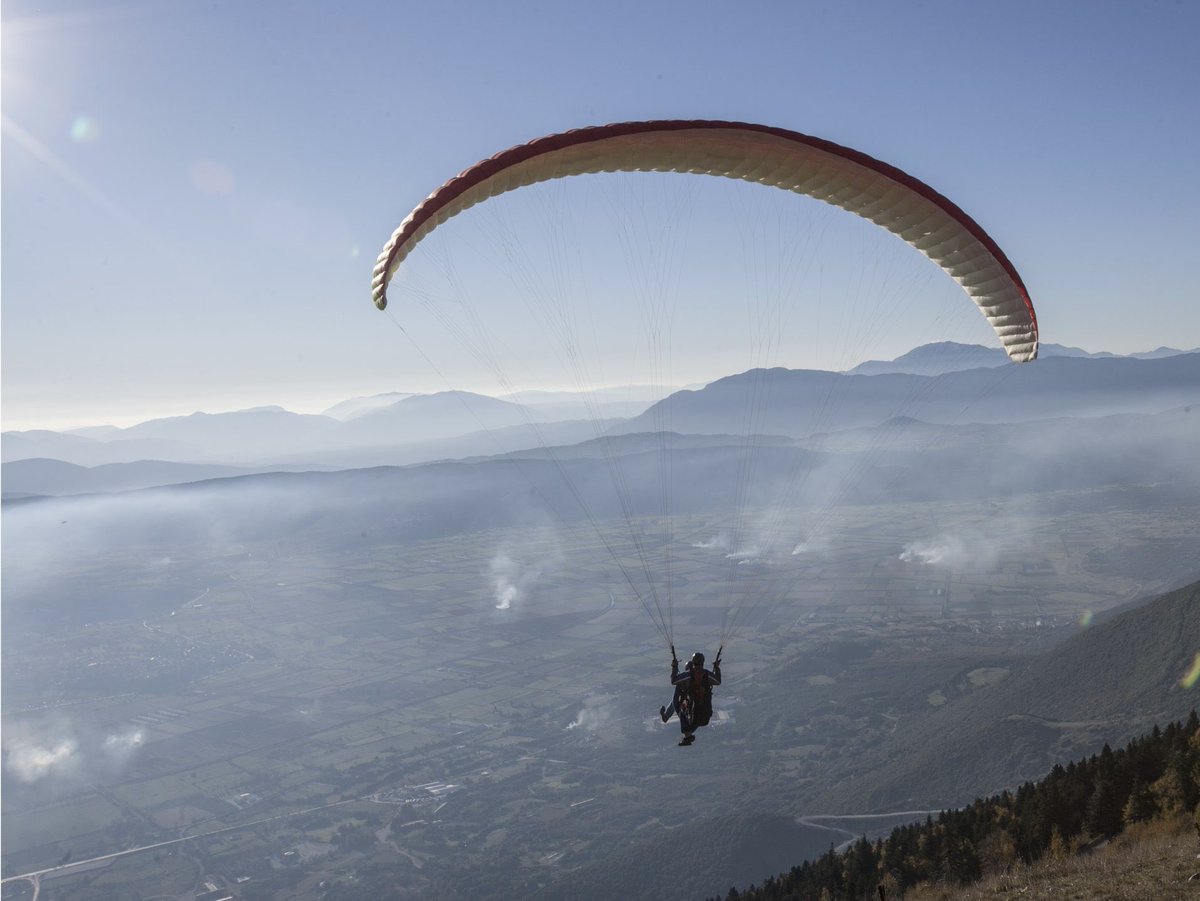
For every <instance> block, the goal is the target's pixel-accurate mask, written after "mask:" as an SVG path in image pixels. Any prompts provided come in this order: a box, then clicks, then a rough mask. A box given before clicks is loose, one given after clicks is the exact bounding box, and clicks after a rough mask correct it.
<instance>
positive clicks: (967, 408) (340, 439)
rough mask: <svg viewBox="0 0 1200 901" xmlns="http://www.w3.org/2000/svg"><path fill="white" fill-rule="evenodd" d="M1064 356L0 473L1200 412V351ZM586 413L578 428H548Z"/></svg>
mask: <svg viewBox="0 0 1200 901" xmlns="http://www.w3.org/2000/svg"><path fill="white" fill-rule="evenodd" d="M1070 350H1071V349H1070V348H1066V349H1064V351H1063V352H1062V353H1061V354H1060V355H1059V356H1053V355H1049V358H1048V359H1044V360H1041V361H1039V362H1037V363H1035V364H1032V365H1024V366H1000V367H994V366H991V365H990V364H982V365H981V360H982V359H983V358H988V357H989V356H990V354H991V351H990V350H989V349H988V348H983V347H978V346H973V345H951V344H940V345H926V346H925V347H923V348H918V349H916V350H914V351H912V352H911V353H909V354H905V355H904V356H903V357H900V358H898V359H897V360H895V361H891V363H890V364H888V365H890V366H892V368H893V370H894V371H887V372H882V371H881V372H879V373H878V374H874V375H863V374H858V373H857V371H851V372H849V373H836V372H826V371H819V370H788V369H770V370H761V369H760V370H751V371H749V372H745V373H741V374H738V375H731V376H728V377H726V378H722V379H718V380H717V381H715V382H713V383H711V384H709V385H706V386H704V387H702V388H699V389H694V390H693V389H686V390H682V391H678V392H675V393H674V394H671V395H670V396H668V397H666V398H664V399H663V400H661V401H659V402H658V403H656V404H654V405H653V406H650V407H649V409H644V410H642V408H643V407H644V405H645V404H646V403H647V401H646V400H645V397H646V396H647V392H645V391H643V390H642V389H637V388H631V389H627V390H626V391H625V393H624V394H622V393H621V389H604V390H603V391H600V392H597V396H596V397H595V398H590V399H588V398H584V397H581V396H580V395H579V394H578V393H569V392H563V393H549V394H542V395H536V393H528V392H527V393H524V394H522V395H516V397H519V398H520V399H521V400H522V401H524V402H522V403H517V402H514V401H513V400H502V399H497V398H492V397H486V396H484V395H479V394H472V393H469V392H460V391H447V392H441V393H438V394H432V395H410V394H389V395H380V396H379V397H377V398H356V399H353V400H351V401H347V402H345V404H342V405H335V407H333V408H330V410H329V411H327V412H326V413H325V414H300V413H292V412H290V411H287V410H284V409H283V408H281V407H261V408H255V409H250V410H240V411H234V412H228V413H193V414H191V415H188V416H175V417H167V418H164V419H156V420H151V421H148V422H144V423H140V424H138V425H134V426H130V427H128V428H115V427H99V428H87V429H79V430H73V431H70V432H54V431H46V430H35V431H24V432H21V431H9V432H5V433H4V435H3V444H2V449H3V459H4V461H5V466H6V467H8V466H9V464H10V463H13V462H16V461H25V460H31V459H46V460H57V461H61V462H64V463H72V464H75V465H76V466H83V467H99V466H104V465H108V464H118V463H137V462H139V461H159V462H165V463H186V464H206V465H214V464H219V465H222V466H232V467H236V468H237V469H238V470H239V471H259V470H263V469H288V468H305V467H307V468H352V467H362V466H377V465H408V464H412V463H419V462H426V461H432V460H438V459H456V458H466V457H474V456H480V455H493V454H498V453H499V454H502V453H511V452H514V451H519V450H521V449H524V448H536V447H539V446H548V445H568V444H575V443H578V442H581V441H587V440H589V439H594V438H597V437H599V436H600V435H602V434H609V435H617V434H627V433H634V432H659V431H664V430H666V431H671V432H676V433H681V434H697V435H742V436H746V435H750V434H754V435H778V436H787V437H791V438H808V437H811V436H814V435H819V434H825V433H831V432H839V431H844V430H847V429H855V428H873V427H877V426H879V425H881V424H882V423H885V422H888V421H900V420H902V419H905V418H907V419H912V420H920V421H925V422H928V423H936V424H943V425H953V424H966V423H1012V422H1024V421H1030V420H1039V419H1048V418H1055V417H1081V416H1083V417H1088V416H1101V415H1106V414H1115V413H1157V412H1161V411H1163V410H1168V409H1172V408H1187V407H1190V406H1191V405H1193V404H1195V403H1197V402H1200V353H1176V352H1171V351H1170V350H1169V349H1165V348H1164V349H1160V350H1159V351H1153V352H1150V353H1148V354H1143V355H1140V356H1141V357H1145V359H1141V358H1139V357H1136V356H1135V357H1115V356H1112V355H1101V354H1093V355H1090V356H1075V355H1071V354H1070V353H1068V351H1070ZM996 353H1000V352H999V351H996ZM1079 353H1083V352H1082V351H1081V352H1079ZM937 361H940V363H938V362H937ZM950 361H957V363H955V365H974V366H976V368H968V369H955V370H953V371H944V372H939V373H938V374H935V375H919V374H912V373H911V372H908V371H905V370H909V369H914V368H925V369H930V367H935V364H937V365H941V366H943V367H944V366H946V365H950ZM867 365H868V364H863V366H864V367H865V366H867ZM878 365H879V366H882V365H884V364H878ZM876 368H878V367H876ZM858 369H863V367H858ZM535 395H536V396H535ZM635 396H640V397H641V398H642V400H640V401H639V400H636V399H635ZM585 407H586V408H588V409H590V412H591V416H590V417H577V418H574V419H559V418H557V417H559V416H561V415H563V414H564V413H577V412H578V411H579V410H580V409H583V408H585ZM618 410H619V411H624V412H626V413H628V412H630V411H638V410H641V412H637V414H636V415H632V416H629V417H627V418H626V417H622V416H617V415H612V414H613V413H614V411H618ZM335 412H336V413H337V416H340V417H341V418H337V417H335V415H333V414H334V413H335ZM25 469H26V470H28V469H29V467H25ZM43 470H45V467H43ZM5 475H6V483H7V480H8V478H16V475H15V470H14V471H12V472H10V471H8V469H6V473H5ZM77 475H78V474H77ZM193 475H194V473H193V472H188V471H186V470H183V469H181V470H179V471H178V472H177V473H176V474H174V475H171V474H168V473H167V471H166V470H165V469H163V468H161V467H160V468H159V470H158V472H157V473H155V474H154V475H153V476H152V477H151V476H150V475H147V476H146V477H144V478H139V477H133V478H131V479H130V480H129V482H128V484H129V485H139V484H140V485H149V484H163V483H164V481H163V480H164V479H165V480H166V482H174V481H184V480H187V479H189V478H191V477H192V476H193ZM111 478H112V473H111V472H106V473H104V474H103V475H102V476H97V479H96V485H95V487H94V489H93V490H111V489H110V488H107V487H104V486H105V485H106V484H108V483H109V481H110V480H111ZM76 481H77V482H78V481H79V480H78V479H77V480H76ZM119 481H120V480H119V479H118V482H119ZM24 490H25V489H20V490H18V489H16V488H14V487H13V486H12V485H11V484H6V489H5V491H6V494H8V495H10V496H11V495H12V494H15V493H21V492H22V491H24ZM59 493H62V492H59Z"/></svg>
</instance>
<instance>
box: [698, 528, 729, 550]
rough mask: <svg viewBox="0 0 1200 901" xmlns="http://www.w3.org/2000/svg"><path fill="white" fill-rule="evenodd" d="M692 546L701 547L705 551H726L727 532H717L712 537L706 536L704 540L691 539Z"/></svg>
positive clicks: (727, 547) (727, 542)
mask: <svg viewBox="0 0 1200 901" xmlns="http://www.w3.org/2000/svg"><path fill="white" fill-rule="evenodd" d="M692 547H698V548H702V549H703V550H706V551H727V550H729V533H728V532H718V533H717V534H716V535H714V536H713V537H712V538H706V539H705V540H704V541H693V542H692Z"/></svg>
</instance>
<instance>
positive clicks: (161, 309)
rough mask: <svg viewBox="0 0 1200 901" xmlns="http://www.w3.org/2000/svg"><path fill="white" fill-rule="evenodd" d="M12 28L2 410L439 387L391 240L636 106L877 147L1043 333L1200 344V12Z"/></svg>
mask: <svg viewBox="0 0 1200 901" xmlns="http://www.w3.org/2000/svg"><path fill="white" fill-rule="evenodd" d="M2 16H3V23H2V38H3V55H2V58H0V67H2V81H0V85H2V90H3V106H2V112H3V155H2V159H0V166H2V177H3V220H2V223H0V225H2V229H3V260H2V265H3V270H2V278H3V285H2V287H3V294H2V314H3V323H2V324H3V411H2V415H3V426H4V428H5V429H22V428H36V427H45V428H65V427H71V426H82V425H92V424H99V423H112V424H119V425H127V424H131V423H133V422H136V421H140V420H143V419H147V418H151V417H153V416H161V415H171V414H183V413H189V412H192V411H194V410H207V411H210V412H216V411H220V410H229V409H237V408H241V407H247V406H254V405H259V404H269V403H277V404H281V405H283V406H285V407H287V408H288V409H292V410H297V411H305V412H308V411H318V410H321V409H323V408H324V407H326V406H328V405H330V404H332V403H334V402H336V401H338V400H341V399H343V398H346V397H350V396H353V395H359V394H372V393H379V392H384V391H393V390H396V391H403V390H436V389H438V388H440V387H444V384H439V383H438V382H437V381H436V380H432V379H431V377H430V374H429V370H428V367H427V366H426V365H424V363H423V361H422V360H420V359H418V358H416V357H415V356H414V354H413V353H412V352H411V350H410V349H409V347H408V346H407V345H405V344H404V343H403V342H402V341H399V340H398V331H397V330H396V329H395V328H394V327H393V326H392V324H391V323H389V322H388V321H387V318H386V317H385V316H383V315H382V314H379V313H378V312H377V311H375V309H374V308H373V307H372V305H371V303H370V300H369V282H370V270H371V266H372V264H373V261H374V258H375V256H376V254H377V253H378V250H379V248H380V246H381V245H382V243H383V241H384V240H385V239H386V237H387V236H388V234H390V232H391V231H392V229H393V228H394V227H395V226H396V225H397V223H398V222H399V221H400V219H401V218H403V216H404V214H405V213H407V211H408V210H409V209H410V208H411V207H412V206H413V205H415V204H416V203H417V202H418V201H419V200H420V199H421V198H422V197H423V196H424V195H425V194H427V193H428V192H429V191H430V190H431V189H432V188H433V187H434V186H436V185H438V184H440V183H441V182H443V181H444V180H445V179H446V178H448V177H449V176H451V175H453V174H455V173H457V172H458V171H459V170H460V169H462V168H465V167H466V166H467V165H470V164H471V163H473V162H475V161H476V160H477V159H479V158H481V157H483V156H487V155H490V154H491V153H494V152H496V151H498V150H501V149H503V148H505V147H508V146H510V145H512V144H515V143H519V142H522V141H526V140H529V139H531V138H533V137H537V136H539V135H542V134H546V133H549V132H554V131H561V130H564V129H567V128H572V127H577V126H582V125H588V124H598V123H604V122H612V121H623V120H633V119H649V118H711V119H737V120H745V121H753V122H763V123H768V124H772V125H778V126H782V127H786V128H791V129H794V130H797V131H802V132H805V133H808V134H813V135H818V136H821V137H824V138H828V139H830V140H833V141H836V142H838V143H842V144H846V145H849V146H851V147H855V148H857V149H860V150H863V151H864V152H867V153H869V154H871V155H873V156H876V157H878V158H881V159H884V160H886V161H888V162H890V163H893V164H894V165H897V166H899V167H901V168H902V169H905V170H907V171H909V172H911V173H912V174H914V175H916V176H917V177H918V178H921V179H923V180H925V181H927V182H929V183H931V184H932V185H934V186H935V187H936V188H938V189H939V190H940V191H942V192H943V193H944V194H946V195H947V196H948V197H950V198H951V199H952V200H954V201H956V202H957V203H959V204H960V205H961V206H963V207H964V208H965V209H966V210H967V211H968V212H969V213H970V214H971V215H972V216H974V218H976V219H977V220H978V221H979V222H980V223H981V224H983V226H984V227H985V228H986V229H987V230H988V231H989V232H990V233H991V234H992V235H993V236H994V237H995V238H996V239H997V241H998V242H999V243H1000V245H1001V246H1002V247H1003V248H1004V249H1005V250H1006V252H1007V253H1008V255H1009V257H1010V258H1011V259H1012V260H1013V262H1014V263H1015V265H1016V266H1017V268H1018V269H1019V270H1020V272H1021V274H1022V276H1023V277H1024V280H1025V281H1026V283H1027V284H1028V286H1029V288H1030V291H1031V293H1032V295H1033V298H1034V302H1035V304H1036V305H1037V306H1038V310H1039V317H1040V321H1041V328H1042V338H1043V340H1044V341H1051V342H1057V343H1063V344H1071V345H1078V346H1082V347H1084V348H1086V349H1089V350H1111V351H1115V352H1119V353H1124V352H1133V351H1138V350H1148V349H1151V348H1154V347H1157V346H1160V345H1164V344H1165V345H1171V346H1175V347H1187V348H1190V347H1195V346H1200V303H1197V301H1198V300H1200V297H1198V296H1197V295H1198V292H1197V288H1196V285H1197V282H1196V278H1195V274H1194V273H1195V268H1196V263H1197V253H1198V251H1197V247H1198V246H1200V240H1198V239H1200V165H1198V164H1197V159H1198V156H1197V154H1198V153H1200V151H1198V148H1200V99H1198V98H1200V4H1197V3H1192V2H1175V3H1172V2H1158V3H1139V2H1132V0H1131V2H1120V3H1105V2H1096V0H1082V2H1045V0H1039V2H1028V3H1023V2H1007V3H989V4H984V3H966V2H920V3H918V2H909V3H906V2H879V3H853V2H829V3H809V2H799V0H795V2H775V3H761V2H760V3H755V2H745V3H737V4H733V3H708V2H700V0H687V2H670V0H663V2H647V0H637V2H596V3H571V2H561V3H553V2H538V3H535V2H522V0H510V2H504V3H485V2H471V3H465V2H437V3H433V2H422V3H408V2H378V3H376V2H355V0H342V2H324V0H296V2H279V0H254V2H243V0H215V2H214V0H204V2H199V0H196V2H190V0H160V2H155V0H149V2H137V0H135V2H106V0H86V2H83V0H80V2H67V0H63V2H30V0H5V2H4V4H3V8H2ZM841 215H843V216H844V215H845V214H841ZM893 240H894V239H893ZM464 265H466V264H464ZM467 268H469V266H467ZM904 349H906V348H903V347H900V348H897V352H900V351H902V350H904ZM441 359H442V362H441V364H440V365H441V366H442V368H443V369H446V368H449V369H450V370H453V369H454V368H455V366H456V358H455V357H454V355H453V353H449V354H448V355H446V356H444V357H442V358H441ZM794 362H796V363H797V364H798V365H800V364H803V363H805V361H803V360H797V361H794ZM677 363H679V364H680V366H679V371H680V372H681V373H682V374H683V375H684V376H685V377H686V376H688V375H690V374H691V373H692V371H693V369H691V368H689V365H688V364H689V361H687V360H682V361H677ZM463 366H464V369H466V368H468V364H467V363H465V362H464V363H463ZM695 371H699V370H698V369H696V370H695ZM467 381H468V382H469V381H470V380H469V379H468V380H467Z"/></svg>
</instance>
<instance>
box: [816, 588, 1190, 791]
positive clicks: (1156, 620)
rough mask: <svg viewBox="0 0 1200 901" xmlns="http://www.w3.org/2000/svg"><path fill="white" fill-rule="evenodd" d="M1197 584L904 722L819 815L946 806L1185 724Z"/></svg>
mask: <svg viewBox="0 0 1200 901" xmlns="http://www.w3.org/2000/svg"><path fill="white" fill-rule="evenodd" d="M1198 636H1200V582H1197V583H1193V584H1191V585H1188V586H1187V587H1186V588H1181V589H1179V590H1177V591H1173V592H1170V593H1169V594H1165V595H1163V596H1161V597H1159V598H1156V599H1154V600H1152V601H1150V602H1149V603H1146V604H1143V605H1140V606H1136V607H1134V608H1133V609H1130V610H1127V611H1125V612H1124V613H1121V614H1118V615H1116V616H1113V617H1112V618H1110V619H1108V620H1107V621H1105V622H1101V623H1099V624H1097V625H1093V626H1092V627H1091V628H1089V629H1086V630H1084V631H1082V632H1080V633H1079V634H1078V635H1076V636H1075V637H1074V638H1072V639H1070V640H1068V641H1066V642H1064V643H1063V644H1062V645H1059V646H1058V647H1055V648H1054V649H1052V650H1051V651H1049V652H1047V653H1045V654H1042V655H1040V656H1038V657H1036V658H1034V659H1033V660H1031V661H1030V662H1029V663H1028V664H1027V665H1025V666H1024V667H1022V668H1021V669H1020V670H1019V671H1017V672H1016V673H1014V674H1013V675H1012V676H1010V677H1008V678H1006V679H1004V680H1002V681H1001V682H999V683H996V684H995V685H992V686H989V687H988V688H986V689H984V690H981V691H978V692H975V693H973V694H971V695H970V696H969V697H964V698H961V699H958V700H956V701H953V702H951V703H948V704H946V705H945V706H943V707H941V708H940V709H938V710H937V711H935V712H933V713H932V714H930V715H928V716H927V717H924V718H922V719H920V720H919V721H916V722H913V723H909V724H905V723H901V724H900V726H899V727H898V728H897V730H896V734H895V738H894V740H893V741H891V742H889V743H888V746H887V747H886V748H884V749H882V752H881V754H880V758H881V759H871V760H864V761H862V764H861V766H860V768H859V771H858V772H856V773H855V774H854V778H853V779H847V780H844V781H843V782H842V784H840V785H838V786H833V787H831V788H830V790H829V791H827V792H825V793H824V794H823V795H822V796H821V797H820V798H819V799H818V800H817V802H816V806H817V807H820V808H823V809H824V808H831V809H833V808H836V809H844V810H868V809H869V810H885V809H895V808H899V807H920V808H928V807H938V806H940V805H945V804H952V803H955V802H956V801H961V800H962V799H964V798H969V797H973V796H975V795H978V794H981V793H983V792H988V791H996V790H998V789H1000V788H1002V787H1003V786H1005V785H1010V784H1012V783H1013V782H1014V781H1020V780H1021V779H1028V778H1032V777H1034V776H1036V775H1037V774H1038V773H1040V772H1045V771H1046V770H1047V769H1049V768H1050V767H1051V766H1053V765H1054V764H1055V763H1056V762H1060V761H1063V760H1068V759H1071V758H1072V757H1074V756H1077V755H1079V754H1080V753H1083V752H1084V751H1085V750H1087V749H1089V748H1094V747H1095V746H1096V745H1098V744H1102V743H1104V742H1105V741H1108V742H1111V743H1118V742H1124V741H1127V740H1128V739H1129V738H1130V737H1132V736H1133V735H1136V734H1138V733H1139V732H1141V731H1144V730H1146V729H1148V728H1149V727H1150V726H1151V725H1152V724H1153V723H1155V722H1165V721H1167V720H1170V719H1176V718H1181V717H1184V716H1186V715H1187V713H1188V711H1189V710H1191V709H1192V707H1194V706H1196V703H1197V690H1196V689H1195V688H1191V689H1185V688H1183V687H1182V686H1181V685H1180V678H1181V677H1182V675H1183V674H1184V673H1186V672H1187V670H1188V667H1189V666H1190V665H1191V663H1192V661H1193V660H1194V659H1195V656H1196V654H1197V652H1200V639H1198Z"/></svg>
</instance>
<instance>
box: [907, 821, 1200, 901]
mask: <svg viewBox="0 0 1200 901" xmlns="http://www.w3.org/2000/svg"><path fill="white" fill-rule="evenodd" d="M1198 852H1200V842H1198V841H1197V838H1196V833H1195V831H1194V829H1193V826H1192V825H1191V822H1190V821H1189V820H1187V819H1184V818H1180V819H1179V820H1172V821H1162V822H1157V823H1153V824H1148V825H1143V826H1135V827H1133V828H1131V829H1129V830H1126V832H1125V833H1123V834H1122V835H1120V836H1119V837H1117V838H1116V839H1114V840H1113V841H1112V842H1110V843H1109V844H1108V845H1106V846H1104V847H1102V848H1098V849H1096V850H1094V851H1092V852H1090V853H1080V854H1074V855H1071V856H1069V857H1065V858H1062V859H1059V860H1042V861H1039V862H1038V863H1036V864H1034V865H1032V866H1023V865H1019V866H1016V867H1013V868H1012V869H1010V870H1009V871H1007V872H1005V873H1000V874H996V875H992V876H985V877H984V878H983V879H981V880H980V881H979V882H977V883H975V884H974V885H971V886H968V887H965V888H953V889H951V888H944V887H939V886H919V887H917V888H916V889H913V890H912V891H911V892H909V893H908V894H906V895H905V896H904V897H905V901H985V899H986V901H996V899H1010V898H1011V899H1014V901H1016V899H1020V901H1035V899H1037V901H1040V899H1054V901H1073V899H1078V901H1092V899H1104V901H1157V899H1164V901H1165V899H1172V898H1189V899H1200V853H1198ZM1193 874H1198V875H1196V878H1195V879H1192V880H1191V881H1190V882H1189V881H1188V880H1189V877H1191V876H1192V875H1193Z"/></svg>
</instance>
